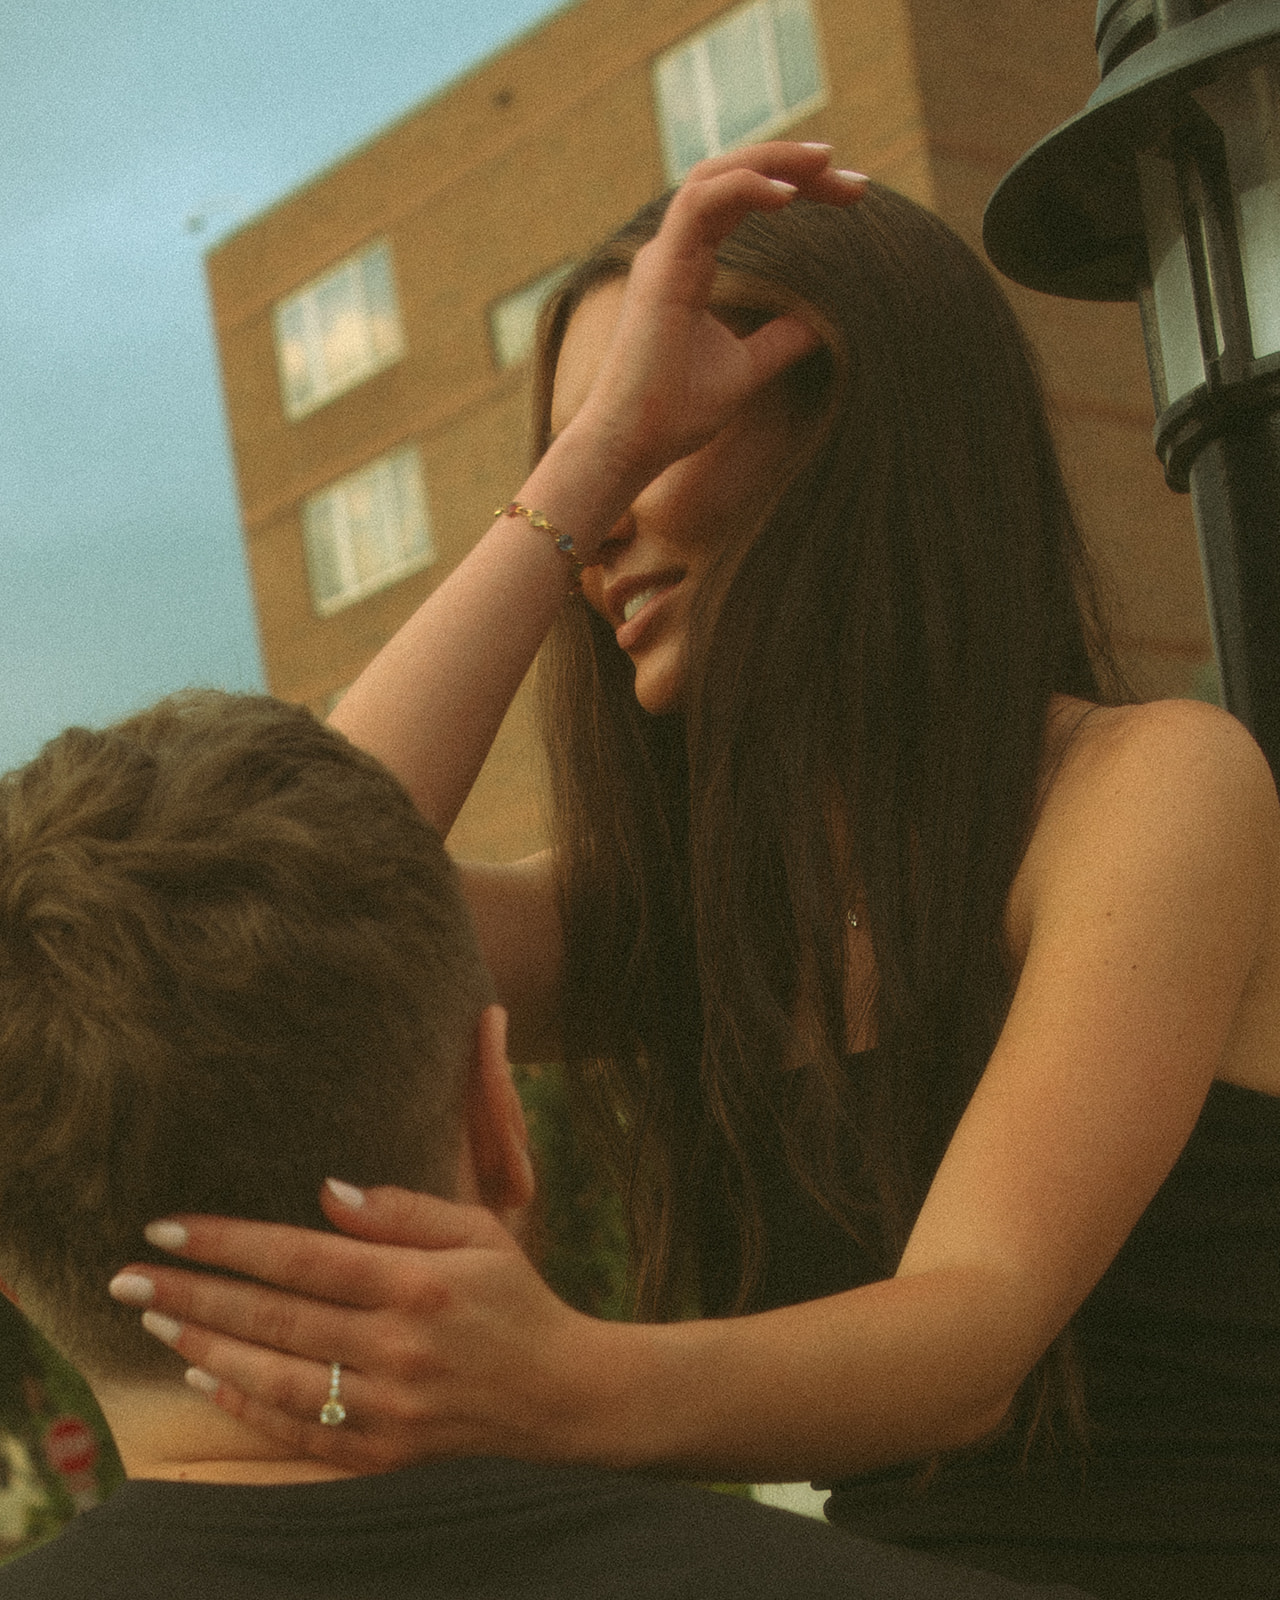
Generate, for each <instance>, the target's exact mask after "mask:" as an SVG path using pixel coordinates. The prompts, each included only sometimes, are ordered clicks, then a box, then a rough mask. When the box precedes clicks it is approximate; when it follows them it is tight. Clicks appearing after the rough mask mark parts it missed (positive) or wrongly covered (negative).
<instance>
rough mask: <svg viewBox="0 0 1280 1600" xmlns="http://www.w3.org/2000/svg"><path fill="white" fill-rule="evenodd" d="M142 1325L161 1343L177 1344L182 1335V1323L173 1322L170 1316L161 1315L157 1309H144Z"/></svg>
mask: <svg viewBox="0 0 1280 1600" xmlns="http://www.w3.org/2000/svg"><path fill="white" fill-rule="evenodd" d="M142 1326H143V1327H144V1328H145V1329H146V1330H147V1332H148V1333H152V1334H154V1335H155V1336H156V1338H157V1339H159V1340H160V1342H161V1343H162V1344H177V1342H178V1340H179V1339H180V1338H181V1337H182V1324H181V1323H180V1322H175V1321H174V1320H173V1318H172V1317H165V1316H161V1314H160V1313H159V1312H158V1311H144V1312H143V1313H142Z"/></svg>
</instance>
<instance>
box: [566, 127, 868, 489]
mask: <svg viewBox="0 0 1280 1600" xmlns="http://www.w3.org/2000/svg"><path fill="white" fill-rule="evenodd" d="M865 187H866V179H865V177H864V176H863V175H862V174H860V173H852V172H842V171H838V170H836V169H834V168H833V167H832V166H831V163H830V149H829V147H828V146H826V145H814V144H795V143H788V142H782V141H777V142H774V143H770V144H759V145H749V146H747V147H745V148H743V149H741V150H735V151H732V152H730V153H729V154H727V155H722V156H715V157H713V158H711V159H710V160H707V161H702V162H699V163H698V164H697V166H695V167H693V168H692V169H691V170H690V172H689V174H688V176H687V177H686V178H685V180H684V182H683V183H682V184H681V186H680V188H679V189H678V190H677V191H676V193H675V195H674V196H673V198H672V200H671V204H670V206H669V207H668V209H667V213H666V216H665V217H664V219H663V223H662V226H661V228H660V229H659V231H658V233H657V235H656V237H655V238H653V239H652V240H651V241H650V242H649V243H648V244H646V245H644V246H643V247H642V248H641V249H640V250H639V252H638V253H637V255H636V258H635V262H634V264H633V266H632V269H631V272H630V274H629V275H628V278H627V280H626V289H625V293H624V296H623V301H622V307H621V311H620V314H619V317H618V322H617V325H616V328H615V331H614V335H613V339H612V342H611V346H610V348H609V350H608V352H607V353H606V355H605V358H604V360H603V362H602V363H601V366H600V369H599V372H598V374H597V376H596V379H595V382H594V384H593V385H592V388H591V390H590V392H589V394H588V395H587V396H586V397H585V399H583V400H582V403H581V405H580V406H579V407H578V408H577V410H576V414H575V415H574V416H573V418H572V419H571V421H570V420H569V419H566V420H565V421H564V424H563V425H564V428H565V430H566V431H567V429H568V428H569V426H572V427H573V428H574V430H575V432H578V433H582V432H584V431H585V432H587V433H589V436H590V437H591V439H592V442H593V444H594V446H595V447H596V448H597V449H599V450H601V451H602V452H603V453H604V454H605V456H606V457H607V458H608V459H609V460H611V461H613V462H614V463H615V464H616V465H617V466H618V467H619V469H620V470H621V471H622V472H623V473H624V475H626V476H627V477H628V478H629V479H630V480H631V482H632V483H634V485H635V486H636V487H637V489H638V488H639V487H643V485H644V484H645V483H647V482H649V481H650V480H651V479H652V478H654V477H656V476H657V474H658V473H659V472H661V471H662V470H663V469H664V468H665V467H667V466H669V465H670V463H671V462H673V461H676V460H679V459H680V458H681V457H683V456H686V455H690V454H692V453H693V451H695V450H697V449H699V448H700V447H701V446H702V445H704V444H706V443H707V442H708V441H709V440H710V439H711V438H713V437H714V436H715V435H716V434H717V433H718V432H720V430H721V429H722V428H724V427H725V426H726V425H727V424H728V423H729V422H730V421H731V420H732V418H733V417H734V416H735V414H736V413H737V412H738V411H739V409H740V408H741V407H742V406H743V404H744V403H745V402H746V401H747V400H748V399H749V398H750V397H751V396H752V395H753V394H755V393H756V392H757V391H758V390H760V389H761V388H763V386H764V385H765V384H767V383H768V382H769V381H770V380H771V379H773V378H775V377H777V376H778V374H779V373H781V372H782V371H784V370H785V369H786V368H787V367H789V366H791V365H792V364H793V363H794V362H796V361H797V360H799V359H800V357H802V356H804V355H806V354H807V353H808V352H809V351H810V350H812V349H813V348H814V347H815V346H816V344H817V342H818V336H817V334H816V332H815V331H814V330H813V329H812V328H810V327H808V326H806V324H805V323H803V322H802V321H801V320H800V319H799V318H797V317H793V316H778V317H775V318H774V319H773V320H772V321H770V322H767V323H766V324H765V325H764V326H763V327H761V328H759V329H757V330H756V331H755V332H753V333H750V334H748V335H745V336H741V335H738V334H735V333H734V332H732V331H731V330H730V329H729V328H728V327H726V326H725V324H724V323H723V322H721V321H720V320H719V319H718V318H717V317H716V316H714V315H713V314H712V312H711V310H710V298H711V294H712V289H713V285H714V282H715V277H716V271H717V267H716V259H715V255H716V250H717V248H718V247H719V245H720V244H721V242H722V241H723V240H724V239H725V238H727V236H728V235H729V234H730V233H732V231H733V230H734V228H735V227H737V225H738V224H739V223H740V222H741V221H742V220H743V218H744V217H746V216H747V215H748V213H749V212H752V211H777V210H780V209H782V208H783V207H784V206H786V205H788V204H789V203H790V202H791V200H793V199H794V198H795V196H796V195H797V194H800V195H803V196H805V197H806V198H807V199H811V200H819V201H824V202H826V203H829V204H831V205H840V206H843V205H849V204H851V203H852V202H853V201H855V200H856V199H857V198H858V197H859V195H861V193H862V192H863V190H864V188H865Z"/></svg>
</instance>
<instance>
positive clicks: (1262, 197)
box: [1137, 47, 1280, 411]
mask: <svg viewBox="0 0 1280 1600" xmlns="http://www.w3.org/2000/svg"><path fill="white" fill-rule="evenodd" d="M1191 98H1192V100H1193V101H1194V102H1195V111H1196V115H1197V116H1200V117H1201V129H1200V131H1199V132H1198V133H1195V134H1194V135H1193V136H1190V137H1188V136H1186V129H1187V126H1188V124H1187V122H1186V120H1185V119H1184V120H1183V122H1182V124H1181V125H1180V126H1181V131H1180V128H1179V126H1175V127H1174V128H1173V129H1172V130H1170V131H1169V132H1167V133H1166V136H1165V137H1163V138H1161V140H1160V143H1159V144H1158V145H1157V144H1155V143H1153V144H1152V146H1150V147H1149V148H1147V149H1146V150H1142V151H1139V152H1138V153H1137V172H1138V187H1139V193H1140V196H1141V201H1142V217H1143V224H1144V228H1145V231H1146V237H1147V259H1148V264H1149V267H1150V274H1151V276H1150V281H1149V282H1148V283H1146V284H1143V285H1141V286H1140V287H1139V296H1138V298H1139V302H1140V305H1141V308H1142V314H1143V324H1144V329H1145V331H1146V334H1147V350H1148V358H1149V360H1150V364H1151V384H1152V389H1153V391H1154V393H1155V397H1156V404H1157V409H1158V410H1160V411H1163V410H1164V409H1165V408H1166V407H1168V406H1171V405H1173V404H1174V402H1175V401H1178V400H1181V399H1182V398H1183V396H1184V395H1187V394H1190V393H1191V391H1192V390H1193V389H1196V388H1198V387H1199V386H1200V385H1201V384H1202V383H1204V382H1205V379H1206V376H1207V374H1206V368H1205V359H1206V356H1207V357H1208V358H1209V359H1211V360H1213V359H1215V358H1218V357H1221V356H1223V355H1224V354H1226V353H1227V346H1228V343H1230V344H1231V346H1232V348H1231V352H1230V355H1231V358H1232V360H1233V361H1237V362H1238V361H1244V362H1248V361H1250V360H1253V361H1259V360H1261V359H1262V358H1263V357H1265V356H1271V355H1275V354H1276V353H1277V352H1280V48H1276V47H1272V48H1269V49H1268V50H1267V51H1266V53H1265V54H1264V55H1262V56H1260V57H1255V58H1253V60H1252V61H1250V62H1248V63H1247V64H1244V65H1241V64H1240V63H1239V62H1234V61H1233V62H1229V63H1228V65H1227V67H1226V70H1225V71H1224V72H1223V73H1222V74H1221V76H1220V77H1219V78H1218V79H1217V80H1216V81H1214V82H1213V83H1210V84H1207V85H1204V86H1203V87H1201V88H1199V89H1196V90H1195V91H1193V93H1192V96H1191ZM1206 119H1207V120H1206ZM1192 122H1194V118H1193V119H1192ZM1206 130H1207V132H1208V134H1209V135H1210V140H1209V142H1210V143H1214V144H1216V145H1217V147H1218V150H1219V151H1220V154H1219V155H1218V156H1217V157H1216V162H1217V164H1218V166H1219V172H1220V178H1221V179H1225V184H1224V183H1222V182H1221V181H1218V180H1216V179H1215V177H1214V175H1213V172H1212V168H1213V166H1214V164H1215V158H1214V156H1213V155H1212V152H1208V146H1207V144H1206V139H1205V131H1206ZM1206 162H1207V163H1208V166H1206ZM1226 193H1229V195H1230V201H1229V204H1228V203H1227V202H1226V201H1225V199H1224V198H1223V196H1224V194H1226ZM1224 210H1229V211H1230V213H1231V215H1230V217H1229V218H1227V217H1224V216H1223V215H1222V212H1223V211H1224ZM1188 230H1190V236H1189V237H1188ZM1232 235H1234V239H1233V240H1232V239H1231V236H1232ZM1237 257H1238V261H1237ZM1237 273H1238V276H1237ZM1197 278H1198V279H1199V281H1200V287H1201V295H1202V310H1203V313H1204V319H1203V320H1204V329H1203V331H1202V329H1201V323H1200V319H1199V318H1198V317H1197V311H1196V289H1195V286H1196V280H1197ZM1246 315H1247V320H1246ZM1224 328H1225V329H1229V330H1232V332H1231V335H1230V337H1228V335H1227V334H1226V333H1224ZM1206 347H1207V348H1206Z"/></svg>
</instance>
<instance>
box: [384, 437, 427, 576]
mask: <svg viewBox="0 0 1280 1600" xmlns="http://www.w3.org/2000/svg"><path fill="white" fill-rule="evenodd" d="M389 466H390V468H391V471H390V477H391V487H392V492H393V498H394V504H395V517H396V541H395V552H394V554H395V558H396V560H398V561H404V562H408V561H413V560H415V559H416V558H417V557H418V556H426V555H428V554H430V548H431V547H430V540H429V538H428V536H427V508H426V505H425V503H424V498H423V493H422V473H421V471H420V470H419V468H418V454H417V451H416V450H401V451H400V452H399V453H398V454H397V455H394V456H392V457H391V460H390V463H389Z"/></svg>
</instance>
